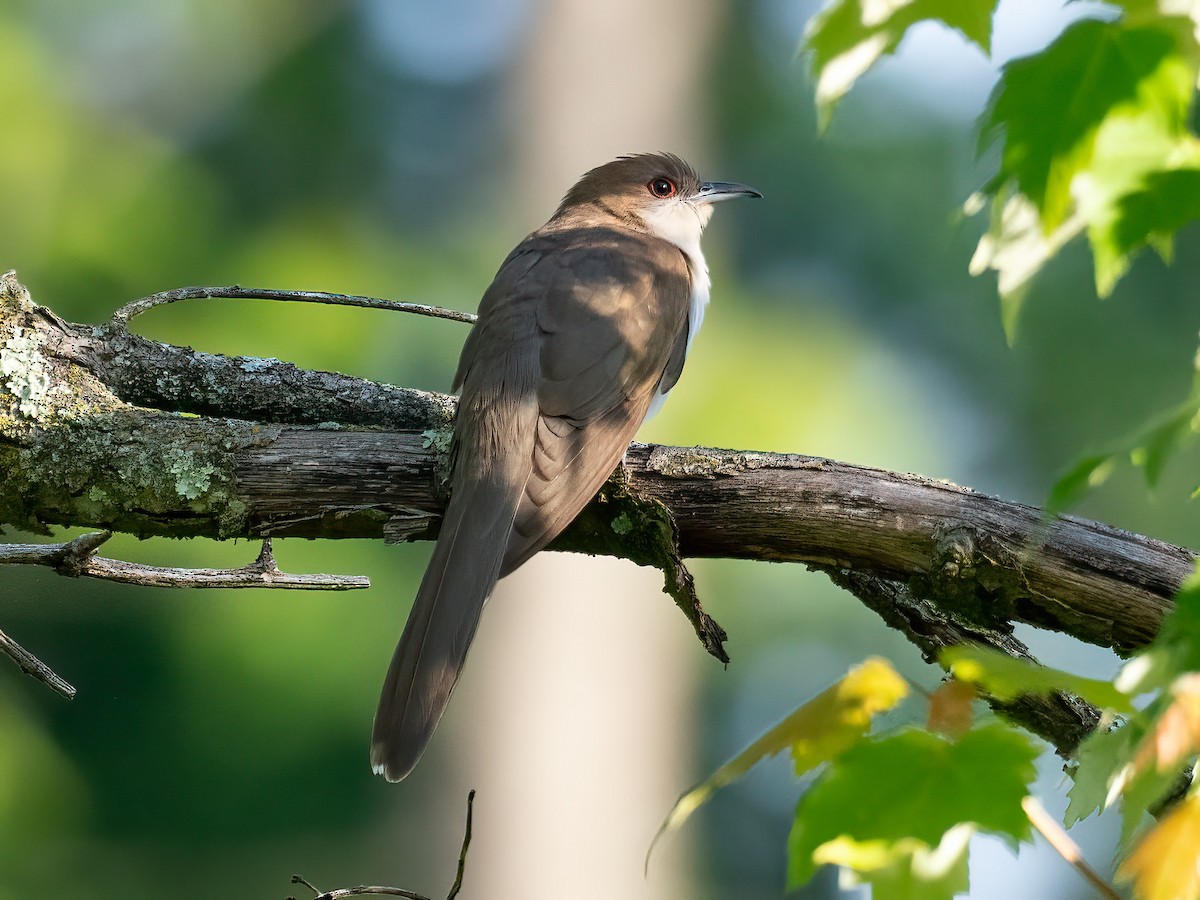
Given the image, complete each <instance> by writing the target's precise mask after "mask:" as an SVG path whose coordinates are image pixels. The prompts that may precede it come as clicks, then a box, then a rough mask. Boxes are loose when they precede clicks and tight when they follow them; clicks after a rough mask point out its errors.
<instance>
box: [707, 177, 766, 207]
mask: <svg viewBox="0 0 1200 900" xmlns="http://www.w3.org/2000/svg"><path fill="white" fill-rule="evenodd" d="M761 196H762V194H760V193H759V192H758V191H756V190H755V189H754V188H752V187H749V186H747V185H744V184H738V183H737V182H733V181H705V182H702V183H701V184H700V191H699V192H698V193H697V194H696V196H694V197H692V198H691V199H692V200H699V201H700V202H701V203H716V202H718V201H720V200H732V199H733V198H734V197H761Z"/></svg>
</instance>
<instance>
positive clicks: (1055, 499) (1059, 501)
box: [1046, 453, 1117, 515]
mask: <svg viewBox="0 0 1200 900" xmlns="http://www.w3.org/2000/svg"><path fill="white" fill-rule="evenodd" d="M1116 463H1117V460H1116V453H1097V454H1094V455H1092V456H1085V457H1084V458H1083V459H1081V460H1079V462H1077V463H1075V465H1073V466H1072V467H1071V468H1070V469H1069V470H1067V473H1066V474H1065V475H1063V476H1062V477H1061V478H1059V479H1058V481H1056V482H1054V487H1052V488H1051V489H1050V496H1049V498H1047V500H1046V512H1048V513H1050V514H1051V515H1055V514H1057V513H1061V512H1064V511H1066V510H1068V509H1070V508H1071V507H1072V506H1074V505H1075V504H1076V503H1078V502H1079V501H1080V500H1082V499H1083V498H1084V497H1085V496H1087V495H1088V493H1089V492H1091V491H1092V490H1094V489H1095V488H1098V487H1099V486H1100V485H1102V484H1104V482H1106V481H1107V480H1108V478H1109V476H1110V475H1112V473H1113V469H1115V468H1116Z"/></svg>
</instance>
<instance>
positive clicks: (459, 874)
mask: <svg viewBox="0 0 1200 900" xmlns="http://www.w3.org/2000/svg"><path fill="white" fill-rule="evenodd" d="M474 809H475V789H474V788H472V789H471V790H470V791H469V792H468V793H467V824H466V827H465V828H464V829H463V840H462V849H461V850H459V851H458V869H457V871H456V872H455V874H454V884H453V885H451V887H450V893H449V894H447V895H446V900H454V898H455V897H457V896H458V892H459V890H461V889H462V881H463V872H464V871H465V870H466V867H467V848H468V847H470V846H471V819H472V817H473V813H474ZM292 884H302V885H304V886H305V887H307V888H308V889H309V890H311V891H312V892H313V893H314V894H316V895H317V896H315V897H313V900H340V898H342V897H357V896H360V895H362V894H387V895H388V896H390V897H407V898H408V900H429V898H428V897H425V896H424V895H422V894H416V893H413V892H412V891H406V890H405V889H404V888H398V887H382V886H380V885H365V884H364V885H359V886H358V887H352V888H338V889H337V890H334V891H322V890H321V889H320V888H319V887H316V886H315V885H314V884H313V883H312V882H311V881H309V880H308V879H306V878H305V877H304V876H303V875H293V876H292ZM287 900H296V898H295V897H288V898H287Z"/></svg>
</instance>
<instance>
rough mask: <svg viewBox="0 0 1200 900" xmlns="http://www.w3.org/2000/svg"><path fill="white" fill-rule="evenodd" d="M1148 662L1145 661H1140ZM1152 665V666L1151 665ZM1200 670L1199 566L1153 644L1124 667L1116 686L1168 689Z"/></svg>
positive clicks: (1144, 689) (1180, 592)
mask: <svg viewBox="0 0 1200 900" xmlns="http://www.w3.org/2000/svg"><path fill="white" fill-rule="evenodd" d="M1143 659H1145V660H1146V662H1140V661H1141V660H1143ZM1151 662H1152V663H1153V664H1152V665H1151ZM1197 671H1200V563H1198V564H1197V568H1196V569H1195V570H1194V571H1193V572H1192V574H1191V575H1190V576H1188V578H1187V580H1185V581H1184V583H1183V585H1182V586H1181V587H1180V588H1179V590H1178V592H1176V594H1175V600H1174V606H1173V607H1172V609H1171V611H1170V612H1169V613H1167V617H1166V618H1165V619H1164V620H1163V623H1162V627H1161V628H1159V631H1158V635H1157V636H1156V637H1155V638H1154V641H1153V642H1152V643H1151V644H1150V645H1149V646H1148V647H1147V648H1146V649H1145V650H1143V651H1142V652H1141V653H1139V654H1138V655H1137V656H1136V657H1134V659H1133V660H1131V661H1130V662H1129V663H1127V664H1126V666H1125V671H1123V672H1122V673H1121V675H1120V676H1118V678H1117V685H1118V686H1119V687H1121V688H1122V689H1124V690H1126V691H1127V692H1128V691H1129V689H1130V688H1133V689H1136V690H1142V691H1146V690H1152V689H1155V688H1165V687H1166V686H1167V685H1169V684H1170V683H1171V682H1172V681H1174V680H1175V679H1176V678H1177V677H1179V676H1180V675H1183V674H1185V673H1187V672H1197Z"/></svg>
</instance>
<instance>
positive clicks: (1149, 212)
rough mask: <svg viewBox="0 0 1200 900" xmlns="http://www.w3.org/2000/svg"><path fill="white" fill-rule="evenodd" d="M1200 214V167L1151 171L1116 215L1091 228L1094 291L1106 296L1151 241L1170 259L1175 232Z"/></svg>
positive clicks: (1119, 203) (1120, 202) (1121, 203)
mask: <svg viewBox="0 0 1200 900" xmlns="http://www.w3.org/2000/svg"><path fill="white" fill-rule="evenodd" d="M1198 218H1200V168H1192V167H1188V168H1180V169H1170V170H1165V171H1154V172H1150V173H1148V174H1147V175H1146V176H1145V177H1144V178H1143V179H1142V180H1141V182H1140V184H1138V186H1137V187H1135V188H1134V189H1133V190H1131V191H1130V192H1129V193H1126V194H1123V195H1122V196H1120V197H1119V198H1118V199H1117V201H1116V204H1115V206H1114V208H1113V215H1112V216H1110V217H1108V218H1107V219H1105V220H1102V221H1099V222H1097V223H1096V224H1094V225H1093V226H1091V227H1090V228H1089V229H1088V237H1089V239H1090V240H1091V243H1092V252H1093V253H1094V254H1095V258H1096V290H1097V292H1098V293H1099V294H1100V296H1101V297H1106V296H1108V294H1109V293H1111V292H1112V289H1113V286H1114V285H1115V284H1116V282H1117V280H1118V279H1120V278H1121V276H1123V275H1124V274H1125V273H1126V272H1127V271H1128V270H1129V263H1130V260H1131V258H1132V257H1133V255H1134V254H1135V253H1136V252H1137V251H1138V250H1140V249H1141V248H1142V247H1144V246H1146V245H1147V244H1150V245H1151V246H1153V247H1154V248H1155V249H1156V250H1157V251H1158V253H1159V255H1160V256H1162V257H1163V259H1164V261H1166V262H1168V263H1169V262H1170V261H1171V256H1172V249H1173V244H1174V238H1175V233H1176V232H1177V231H1179V229H1181V228H1183V227H1184V226H1185V225H1187V224H1188V223H1189V222H1192V221H1193V220H1195V219H1198Z"/></svg>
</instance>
